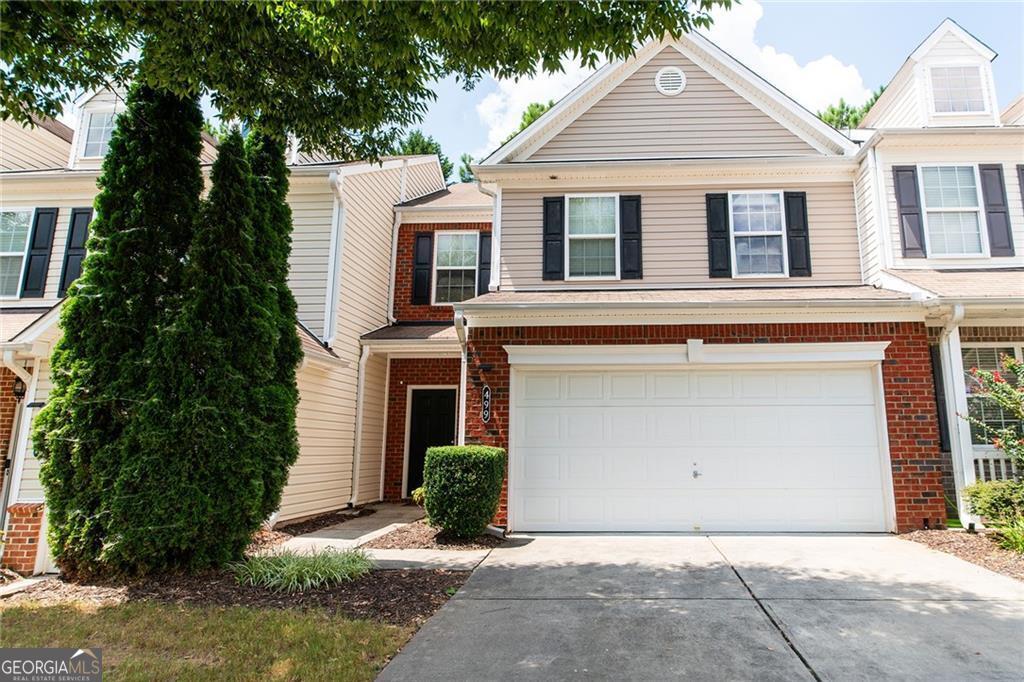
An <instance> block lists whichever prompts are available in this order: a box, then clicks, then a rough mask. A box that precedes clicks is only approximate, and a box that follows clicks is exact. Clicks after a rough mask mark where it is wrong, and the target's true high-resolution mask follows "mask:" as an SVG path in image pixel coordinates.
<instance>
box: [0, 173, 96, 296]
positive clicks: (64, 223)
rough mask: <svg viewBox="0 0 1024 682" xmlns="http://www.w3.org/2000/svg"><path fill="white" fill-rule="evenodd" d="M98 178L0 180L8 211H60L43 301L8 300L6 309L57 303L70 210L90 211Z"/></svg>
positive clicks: (0, 197)
mask: <svg viewBox="0 0 1024 682" xmlns="http://www.w3.org/2000/svg"><path fill="white" fill-rule="evenodd" d="M96 192H97V189H96V179H95V177H81V176H79V177H74V176H71V177H59V178H18V177H17V176H4V177H2V178H0V206H3V207H5V208H8V207H10V208H15V207H16V208H33V209H35V208H57V209H58V211H57V227H56V229H55V231H54V235H53V247H52V249H51V251H50V264H49V266H48V267H47V272H46V288H45V290H44V291H43V298H23V299H16V300H12V299H5V300H4V301H3V304H4V305H24V306H31V307H40V306H49V305H53V304H54V303H56V302H57V301H58V300H60V299H58V298H57V290H58V289H59V287H60V273H61V269H62V268H63V266H64V251H65V249H66V248H67V241H68V226H69V225H70V223H71V210H72V209H74V208H91V207H92V204H93V200H94V199H95V197H96Z"/></svg>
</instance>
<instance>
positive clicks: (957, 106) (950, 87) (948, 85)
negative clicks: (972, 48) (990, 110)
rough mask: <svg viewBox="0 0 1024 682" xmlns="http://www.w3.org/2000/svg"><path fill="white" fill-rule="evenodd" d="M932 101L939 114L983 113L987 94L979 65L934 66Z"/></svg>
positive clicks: (932, 73) (932, 72)
mask: <svg viewBox="0 0 1024 682" xmlns="http://www.w3.org/2000/svg"><path fill="white" fill-rule="evenodd" d="M931 77H932V101H933V103H934V107H935V113H937V114H966V113H982V112H984V111H985V109H986V107H985V94H984V89H983V88H982V85H981V69H980V68H979V67H977V66H933V67H932V70H931Z"/></svg>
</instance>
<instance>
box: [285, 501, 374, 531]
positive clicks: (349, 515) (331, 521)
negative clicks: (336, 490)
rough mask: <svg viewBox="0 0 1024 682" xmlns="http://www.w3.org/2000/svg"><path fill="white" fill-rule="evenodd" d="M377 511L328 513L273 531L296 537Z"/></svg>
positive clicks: (362, 510)
mask: <svg viewBox="0 0 1024 682" xmlns="http://www.w3.org/2000/svg"><path fill="white" fill-rule="evenodd" d="M376 511H377V510H376V509H374V508H372V507H363V508H361V509H355V510H353V509H346V510H343V511H336V512H330V513H329V514H321V515H320V516H314V517H313V518H311V519H306V520H305V521H299V522H298V523H290V524H288V525H286V526H280V527H278V528H275V529H274V530H275V531H276V532H279V533H284V534H286V535H290V536H292V537H295V536H296V535H305V534H306V533H315V532H316V531H318V530H322V529H324V528H328V527H330V526H337V525H338V524H339V523H345V522H346V521H348V520H350V519H356V518H359V517H360V516H369V515H370V514H373V513H374V512H376Z"/></svg>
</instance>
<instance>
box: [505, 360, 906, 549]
mask: <svg viewBox="0 0 1024 682" xmlns="http://www.w3.org/2000/svg"><path fill="white" fill-rule="evenodd" d="M872 372H873V370H871V369H868V368H857V369H832V368H830V369H827V370H820V369H787V370H784V371H779V370H755V369H750V370H747V369H743V370H732V371H726V370H700V371H693V370H691V371H680V370H665V371H653V370H651V371H647V370H645V371H637V370H632V369H630V370H626V369H623V370H619V371H607V372H572V371H570V372H557V371H551V370H548V371H539V372H523V373H521V376H519V375H517V376H519V378H518V379H517V381H516V385H517V387H518V388H517V390H516V395H515V396H514V404H515V406H516V411H515V414H514V424H513V429H512V431H513V440H512V448H513V452H512V479H513V480H512V486H511V495H512V498H511V500H510V506H511V511H512V518H513V526H514V529H515V530H524V531H529V530H535V531H545V530H547V531H554V530H577V531H585V530H591V531H600V530H622V531H630V530H632V531H642V530H657V531H670V530H709V531H711V530H737V531H742V530H766V531H768V530H805V531H814V530H817V531H821V530H847V531H852V530H860V531H880V530H884V529H885V522H884V519H885V517H886V514H885V505H884V494H883V491H882V481H883V476H882V475H881V457H880V454H879V441H878V437H877V434H878V428H879V425H878V424H877V421H878V417H877V411H876V407H875V400H874V390H875V388H874V380H873V373H872ZM537 378H539V380H538V381H534V379H537ZM694 470H696V471H697V472H698V474H699V475H698V476H697V477H694V476H693V472H694Z"/></svg>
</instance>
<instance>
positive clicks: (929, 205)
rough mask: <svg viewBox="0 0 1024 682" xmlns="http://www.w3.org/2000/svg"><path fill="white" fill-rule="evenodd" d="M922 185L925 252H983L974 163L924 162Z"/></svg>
mask: <svg viewBox="0 0 1024 682" xmlns="http://www.w3.org/2000/svg"><path fill="white" fill-rule="evenodd" d="M921 186H922V192H921V193H922V195H923V197H924V214H925V227H926V229H925V234H926V238H927V240H928V241H927V253H928V254H929V255H932V256H980V255H984V253H985V246H984V241H983V239H984V237H983V234H982V232H983V231H982V229H981V225H982V218H981V203H980V201H979V198H978V178H977V171H976V169H975V167H974V166H924V167H922V168H921Z"/></svg>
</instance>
